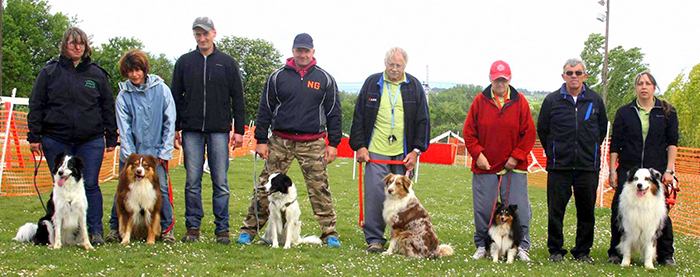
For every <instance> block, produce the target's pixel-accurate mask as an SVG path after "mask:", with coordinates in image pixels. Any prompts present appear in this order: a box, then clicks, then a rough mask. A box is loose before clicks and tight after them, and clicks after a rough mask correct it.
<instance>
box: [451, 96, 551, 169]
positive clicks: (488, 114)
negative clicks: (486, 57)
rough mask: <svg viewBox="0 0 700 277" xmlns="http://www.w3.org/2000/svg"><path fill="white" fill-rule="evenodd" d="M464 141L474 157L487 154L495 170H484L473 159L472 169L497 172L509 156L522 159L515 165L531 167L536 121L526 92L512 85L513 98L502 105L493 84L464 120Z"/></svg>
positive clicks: (474, 103) (523, 167)
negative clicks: (494, 91)
mask: <svg viewBox="0 0 700 277" xmlns="http://www.w3.org/2000/svg"><path fill="white" fill-rule="evenodd" d="M463 131H464V132H463V134H464V145H465V146H466V148H467V151H469V155H471V156H472V158H473V159H474V160H476V158H478V157H479V154H482V153H483V154H484V156H485V157H486V159H487V160H488V161H489V164H490V165H491V170H482V169H480V168H478V167H477V166H476V162H472V172H474V173H477V174H483V173H496V172H499V171H501V170H503V168H504V166H505V164H506V162H508V158H510V157H513V158H515V159H517V160H518V164H517V165H516V166H515V169H519V170H527V166H528V164H527V155H528V154H529V153H530V151H531V150H532V146H533V145H534V144H535V137H536V136H537V133H536V131H535V123H534V122H533V121H532V114H531V113H530V105H529V104H528V103H527V100H526V99H525V96H523V95H522V94H521V93H520V92H518V91H517V90H516V89H515V88H514V87H512V86H510V100H509V101H508V102H506V103H505V104H504V105H503V108H500V109H499V108H498V106H496V104H495V103H494V102H493V97H492V94H491V86H490V85H489V86H488V87H486V89H484V91H483V92H482V93H480V94H479V95H477V96H476V98H474V101H473V102H472V105H471V107H470V108H469V113H468V114H467V119H466V120H465V121H464V130H463Z"/></svg>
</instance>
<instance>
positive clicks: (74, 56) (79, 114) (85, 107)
mask: <svg viewBox="0 0 700 277" xmlns="http://www.w3.org/2000/svg"><path fill="white" fill-rule="evenodd" d="M91 53H92V51H91V49H90V44H89V42H88V37H87V35H86V34H85V32H83V31H82V30H81V29H79V28H77V27H70V28H68V30H66V31H65V32H64V33H63V38H62V39H61V55H60V57H59V60H58V61H55V60H54V61H51V62H49V63H48V64H47V65H46V66H45V67H44V68H42V69H41V72H40V73H39V76H38V77H37V79H36V82H35V84H34V88H33V89H32V93H31V96H30V98H29V115H28V116H27V121H28V125H29V133H27V140H28V141H29V143H30V148H31V150H32V152H34V153H36V154H40V153H41V152H40V151H41V150H43V151H44V154H45V156H46V160H47V162H48V165H49V169H51V170H53V168H54V167H55V166H57V165H54V164H53V162H54V157H56V156H57V155H58V154H60V153H61V152H65V153H66V154H68V155H74V156H77V157H80V158H82V159H83V162H84V164H85V168H84V172H83V178H84V183H85V194H86V196H87V200H88V211H87V226H88V232H89V233H90V240H91V243H92V244H93V245H99V244H103V243H104V241H103V239H102V234H103V231H102V192H101V191H100V187H99V185H98V176H99V173H100V167H101V165H102V157H103V156H104V151H105V148H106V149H107V152H111V151H113V150H114V147H115V146H116V145H117V125H116V120H115V114H114V95H113V94H112V89H111V88H110V85H109V79H108V74H107V72H106V71H104V69H102V68H100V67H99V66H97V65H96V64H93V63H92V62H91V60H90V54H91Z"/></svg>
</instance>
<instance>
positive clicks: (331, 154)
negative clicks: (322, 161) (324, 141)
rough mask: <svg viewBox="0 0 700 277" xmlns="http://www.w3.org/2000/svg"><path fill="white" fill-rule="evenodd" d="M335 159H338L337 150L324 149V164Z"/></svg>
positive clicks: (331, 148)
mask: <svg viewBox="0 0 700 277" xmlns="http://www.w3.org/2000/svg"><path fill="white" fill-rule="evenodd" d="M336 157H338V148H335V147H333V146H328V147H326V164H329V163H332V162H333V161H335V158H336Z"/></svg>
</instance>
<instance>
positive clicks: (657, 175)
mask: <svg viewBox="0 0 700 277" xmlns="http://www.w3.org/2000/svg"><path fill="white" fill-rule="evenodd" d="M649 173H651V177H652V178H654V179H655V180H658V181H661V178H662V176H663V175H662V174H661V172H659V171H658V170H656V169H653V168H649Z"/></svg>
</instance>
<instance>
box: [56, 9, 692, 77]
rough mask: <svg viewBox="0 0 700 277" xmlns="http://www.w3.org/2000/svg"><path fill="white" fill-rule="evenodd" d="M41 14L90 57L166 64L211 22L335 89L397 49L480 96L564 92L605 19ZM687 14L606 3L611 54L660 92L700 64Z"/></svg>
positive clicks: (434, 13)
mask: <svg viewBox="0 0 700 277" xmlns="http://www.w3.org/2000/svg"><path fill="white" fill-rule="evenodd" d="M47 2H48V4H49V5H50V6H52V8H51V12H52V13H56V12H62V13H64V14H68V15H69V16H77V18H78V20H79V23H78V26H79V27H81V28H82V29H83V30H84V31H85V32H86V33H88V34H89V35H92V43H93V45H99V44H102V43H106V42H107V41H108V39H109V38H112V37H116V36H121V37H135V38H138V39H139V40H141V41H142V42H143V44H144V46H145V48H144V50H145V51H149V52H151V53H154V54H159V53H164V54H166V55H167V56H168V57H170V58H172V59H173V60H175V59H177V57H179V56H180V55H182V54H184V53H186V52H188V51H189V50H190V49H193V48H194V47H195V46H196V43H195V40H194V37H193V36H192V22H193V21H194V19H195V18H196V17H198V16H208V17H210V18H211V19H212V20H213V21H214V24H215V26H216V30H217V38H222V37H223V36H237V37H247V38H260V39H263V40H266V41H268V42H271V43H272V44H273V45H274V46H275V47H276V48H277V49H278V50H279V51H280V53H282V55H283V59H284V58H287V57H291V54H292V51H291V48H292V42H293V40H294V37H295V36H296V35H297V34H299V33H302V32H306V33H309V34H310V35H311V36H312V37H313V39H314V48H315V49H316V54H315V57H316V59H317V62H318V65H319V66H321V67H322V68H324V69H326V70H327V71H328V72H330V73H331V74H332V75H333V76H334V77H335V79H336V80H337V81H338V82H339V83H341V82H348V83H349V82H357V83H361V82H363V81H364V80H365V79H366V78H367V77H368V76H369V75H370V74H372V73H376V72H380V71H383V70H384V55H385V53H386V51H387V50H389V48H391V47H393V46H399V47H402V48H404V49H405V50H406V51H407V52H408V63H407V68H406V72H408V73H410V74H412V75H414V76H416V77H417V78H418V79H420V80H421V81H425V79H426V78H429V82H430V83H435V84H438V83H443V84H444V83H447V84H475V85H482V86H485V85H488V83H489V80H488V73H489V68H490V66H491V63H493V62H494V61H496V60H504V61H506V62H507V63H509V64H510V66H511V69H512V72H513V73H512V74H513V75H512V80H511V85H513V86H515V87H518V88H525V89H527V90H531V91H532V90H544V91H553V90H555V89H557V88H558V87H559V86H561V83H563V80H562V78H561V73H562V67H563V65H564V62H565V61H566V60H567V59H569V58H574V57H580V53H581V51H582V50H583V47H584V42H585V41H586V39H587V38H588V36H589V35H590V34H591V33H600V34H604V33H605V24H604V23H602V22H600V21H598V20H596V15H597V14H598V13H604V12H605V8H604V7H603V6H601V5H600V4H598V2H597V0H529V1H522V0H490V1H470V0H453V1H442V0H430V1H428V0H423V1H414V0H403V1H382V0H374V1H371V0H370V1H366V0H352V1H348V0H346V1H335V0H325V1H324V0H319V1H316V0H308V1H267V0H250V1H219V0H209V1H181V0H170V1H161V0H151V1H148V0H121V1H101V0H48V1H47ZM697 11H700V1H687V0H666V1H651V0H611V2H610V30H609V45H610V46H609V48H610V49H612V48H614V47H616V46H618V45H619V46H622V47H623V48H625V49H629V48H632V47H639V48H641V51H642V53H645V54H646V55H645V57H644V62H646V63H647V64H648V65H649V68H650V70H651V72H652V74H654V76H655V77H656V79H657V81H658V83H659V86H660V87H661V91H665V90H666V87H667V86H668V84H669V83H670V82H672V81H673V80H674V79H675V78H676V76H678V74H680V73H682V72H684V73H686V74H687V73H688V72H689V71H690V70H691V69H692V67H693V66H695V65H697V64H698V63H700V50H698V42H699V41H700V32H698V31H697V27H699V26H700V16H697V14H696V13H697ZM693 26H695V27H693ZM426 69H429V75H428V74H427V73H426V72H427V71H428V70H426ZM427 76H428V77H427ZM591 85H592V84H591Z"/></svg>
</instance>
